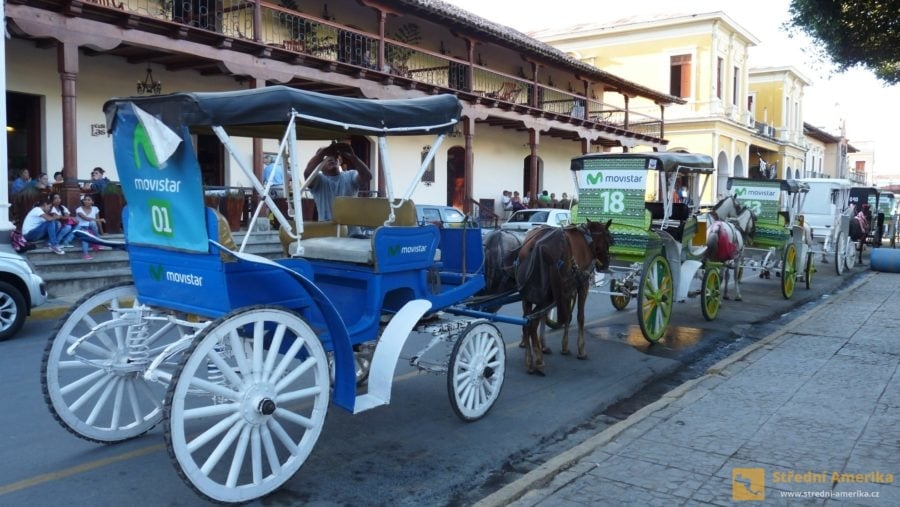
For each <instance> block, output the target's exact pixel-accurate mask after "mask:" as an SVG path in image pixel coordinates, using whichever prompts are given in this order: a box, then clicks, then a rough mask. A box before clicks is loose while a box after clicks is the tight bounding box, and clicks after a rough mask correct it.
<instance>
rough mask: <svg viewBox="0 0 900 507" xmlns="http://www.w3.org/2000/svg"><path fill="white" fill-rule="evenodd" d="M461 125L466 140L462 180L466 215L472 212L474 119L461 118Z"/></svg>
mask: <svg viewBox="0 0 900 507" xmlns="http://www.w3.org/2000/svg"><path fill="white" fill-rule="evenodd" d="M462 124H463V136H464V137H465V140H466V173H465V176H464V178H463V179H464V180H465V182H466V183H465V184H466V186H465V195H466V198H465V202H464V203H463V210H465V212H466V213H470V212H471V211H472V194H473V192H472V187H473V179H474V178H475V148H474V146H473V143H474V140H475V119H474V118H470V117H468V116H464V117H463V118H462Z"/></svg>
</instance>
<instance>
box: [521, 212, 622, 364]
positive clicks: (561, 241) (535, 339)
mask: <svg viewBox="0 0 900 507" xmlns="http://www.w3.org/2000/svg"><path fill="white" fill-rule="evenodd" d="M611 222H612V221H609V222H607V223H606V224H605V225H604V224H603V223H601V222H591V221H590V220H588V221H587V223H585V224H581V225H578V226H569V227H565V228H557V227H550V226H541V227H538V228H536V229H532V230H531V231H529V232H528V235H527V236H525V241H524V242H523V244H522V247H521V248H520V249H519V253H518V256H517V258H516V266H515V267H516V272H515V276H516V287H517V288H518V289H519V293H520V294H521V296H522V312H523V314H524V315H525V317H526V318H527V319H528V323H527V324H526V325H525V326H524V329H523V335H524V340H525V341H526V343H527V346H526V347H525V368H526V369H527V370H528V373H537V374H539V375H543V374H544V352H543V348H542V343H543V340H542V339H541V338H542V337H540V336H538V331H537V329H538V325H539V324H540V321H541V320H542V319H541V317H542V316H543V315H544V314H545V313H546V312H547V311H548V310H549V309H550V308H551V307H552V306H553V305H554V304H555V305H556V313H557V320H558V321H559V322H561V323H565V327H564V329H563V337H562V346H561V350H560V353H562V354H564V355H565V354H568V353H569V324H570V323H571V321H572V309H571V308H570V306H569V301H570V300H571V299H572V294H573V293H575V294H577V296H578V297H577V304H578V306H577V308H578V343H577V345H578V358H579V359H585V358H587V353H586V352H585V350H584V305H585V301H586V300H587V294H588V286H589V284H590V277H591V274H592V273H593V271H594V267H595V266H596V267H597V269H606V268H608V267H609V247H610V246H611V245H612V244H613V238H612V235H611V234H610V232H609V225H610V223H611Z"/></svg>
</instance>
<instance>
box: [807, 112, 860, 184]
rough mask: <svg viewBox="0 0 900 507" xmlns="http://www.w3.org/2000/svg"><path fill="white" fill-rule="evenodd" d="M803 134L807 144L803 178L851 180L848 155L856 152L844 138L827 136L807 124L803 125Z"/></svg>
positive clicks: (825, 133) (820, 130)
mask: <svg viewBox="0 0 900 507" xmlns="http://www.w3.org/2000/svg"><path fill="white" fill-rule="evenodd" d="M803 134H804V136H805V137H806V144H807V151H806V163H805V168H806V174H805V177H807V178H846V179H853V178H852V175H851V166H850V158H849V155H850V154H851V153H856V152H857V151H858V150H857V149H856V148H854V147H853V146H852V145H851V144H850V143H849V142H848V141H847V138H846V137H844V136H843V135H837V136H835V135H832V134H829V133H828V132H825V131H824V130H822V129H820V128H818V127H814V126H812V125H810V124H809V123H804V124H803ZM854 181H855V180H854Z"/></svg>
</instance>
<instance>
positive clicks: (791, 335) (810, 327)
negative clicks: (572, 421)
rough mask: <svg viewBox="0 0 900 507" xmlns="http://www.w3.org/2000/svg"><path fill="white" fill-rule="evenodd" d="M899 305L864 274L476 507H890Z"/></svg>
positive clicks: (897, 481)
mask: <svg viewBox="0 0 900 507" xmlns="http://www.w3.org/2000/svg"><path fill="white" fill-rule="evenodd" d="M898 309H900V274H890V273H870V274H867V275H866V276H864V277H863V278H862V279H861V280H859V281H858V282H857V283H856V284H854V285H853V286H851V287H849V288H848V289H847V290H846V291H844V292H842V293H841V294H839V295H836V296H834V297H832V298H831V299H829V300H828V301H827V302H825V303H823V304H820V305H818V306H817V307H815V308H813V309H812V310H810V311H809V312H807V313H805V314H803V315H801V316H799V317H798V318H797V319H795V320H794V321H793V322H791V323H790V324H788V325H787V326H785V327H784V328H783V329H781V330H780V331H778V332H776V333H773V334H772V335H770V336H768V337H766V338H764V339H763V340H761V341H760V342H757V343H756V344H754V345H753V346H751V347H748V348H747V349H745V350H742V351H740V352H738V353H736V354H734V355H733V356H731V357H729V358H727V359H725V360H723V361H721V362H720V363H718V364H716V365H715V366H713V367H712V368H710V370H709V371H708V372H707V374H706V375H704V376H703V377H701V378H698V379H696V380H694V381H691V382H688V383H687V384H685V385H683V386H681V387H679V388H677V389H675V390H673V391H672V392H670V393H668V394H666V395H665V396H664V397H663V398H662V399H660V400H658V401H657V402H655V403H653V404H651V405H649V406H647V407H645V408H643V409H641V410H640V411H638V412H636V413H635V414H633V415H632V416H631V417H629V418H628V419H626V420H624V421H622V422H620V423H618V424H616V425H614V426H612V427H610V428H608V429H607V430H605V431H603V432H601V433H600V434H598V435H596V436H595V437H593V438H591V439H589V440H587V441H585V442H583V443H582V444H580V445H578V446H576V447H573V448H572V449H570V450H569V451H566V452H565V453H563V454H561V455H559V456H557V457H555V458H553V459H552V460H550V461H549V462H547V463H546V464H544V465H542V466H541V467H539V468H537V469H535V470H533V471H532V472H530V473H528V474H526V475H525V476H523V477H522V478H521V479H519V480H517V481H515V482H514V483H512V484H509V485H507V486H506V487H504V488H502V489H500V490H498V491H497V492H495V493H494V494H492V495H490V496H488V497H486V498H484V499H482V500H481V501H480V502H478V504H476V505H478V506H481V507H488V506H496V505H513V506H517V507H518V506H523V507H524V506H533V505H538V506H553V507H557V506H576V505H591V506H594V505H601V506H602V505H614V506H620V505H636V506H650V505H661V506H671V505H744V506H746V505H754V504H761V505H881V506H896V505H900V311H898ZM789 495H795V496H793V497H791V496H789ZM873 495H877V498H876V497H873ZM744 500H747V501H744Z"/></svg>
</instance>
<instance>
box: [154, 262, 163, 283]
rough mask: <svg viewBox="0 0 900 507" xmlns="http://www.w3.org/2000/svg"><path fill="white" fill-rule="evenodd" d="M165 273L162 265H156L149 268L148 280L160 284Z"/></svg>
mask: <svg viewBox="0 0 900 507" xmlns="http://www.w3.org/2000/svg"><path fill="white" fill-rule="evenodd" d="M165 272H166V269H165V268H163V265H162V264H157V265H156V266H150V278H152V279H153V280H155V281H157V282H160V281H162V279H163V274H164V273H165Z"/></svg>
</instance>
